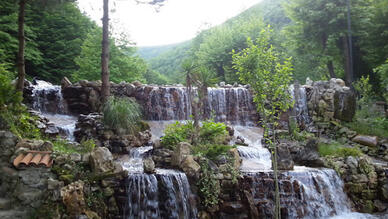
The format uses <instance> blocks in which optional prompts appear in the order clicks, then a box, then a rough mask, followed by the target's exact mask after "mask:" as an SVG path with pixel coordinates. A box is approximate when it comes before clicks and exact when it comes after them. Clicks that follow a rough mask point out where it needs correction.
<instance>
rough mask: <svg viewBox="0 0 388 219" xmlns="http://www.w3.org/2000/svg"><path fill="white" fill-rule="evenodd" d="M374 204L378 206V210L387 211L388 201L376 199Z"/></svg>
mask: <svg viewBox="0 0 388 219" xmlns="http://www.w3.org/2000/svg"><path fill="white" fill-rule="evenodd" d="M373 205H374V206H375V207H376V209H377V211H378V212H383V211H385V209H387V208H388V205H387V203H383V202H382V201H380V200H374V201H373Z"/></svg>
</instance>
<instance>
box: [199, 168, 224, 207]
mask: <svg viewBox="0 0 388 219" xmlns="http://www.w3.org/2000/svg"><path fill="white" fill-rule="evenodd" d="M201 170H202V174H201V177H200V178H199V180H198V182H197V186H198V194H199V196H200V198H201V204H202V205H203V206H205V207H207V208H211V207H213V206H215V205H217V204H218V201H219V198H218V196H219V195H220V193H221V189H220V184H219V183H218V180H217V179H216V177H215V175H214V173H213V171H212V170H211V169H210V168H209V165H208V164H207V162H201Z"/></svg>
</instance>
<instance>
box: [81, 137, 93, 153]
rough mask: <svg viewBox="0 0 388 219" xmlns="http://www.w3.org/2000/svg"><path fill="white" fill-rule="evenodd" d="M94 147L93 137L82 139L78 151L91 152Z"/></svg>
mask: <svg viewBox="0 0 388 219" xmlns="http://www.w3.org/2000/svg"><path fill="white" fill-rule="evenodd" d="M95 147H96V143H95V142H94V140H93V139H87V140H85V139H82V140H81V144H80V152H85V153H87V152H92V151H93V149H94V148H95Z"/></svg>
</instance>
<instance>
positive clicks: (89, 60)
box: [72, 27, 147, 83]
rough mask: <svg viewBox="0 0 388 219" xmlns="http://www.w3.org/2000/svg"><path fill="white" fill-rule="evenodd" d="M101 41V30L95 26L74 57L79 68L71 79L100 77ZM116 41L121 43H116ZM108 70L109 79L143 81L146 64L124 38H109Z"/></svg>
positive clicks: (117, 81)
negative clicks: (78, 53)
mask: <svg viewBox="0 0 388 219" xmlns="http://www.w3.org/2000/svg"><path fill="white" fill-rule="evenodd" d="M101 41H102V30H101V28H99V27H95V28H94V29H92V30H91V31H90V32H89V33H88V34H87V37H86V39H85V41H84V42H83V44H82V46H81V53H80V55H79V56H77V57H75V59H74V60H75V63H76V64H77V65H78V66H79V70H78V71H77V72H74V73H73V74H72V79H73V80H75V81H78V80H99V79H100V77H101ZM118 42H120V43H121V45H116V44H118ZM109 45H110V59H109V71H110V80H111V81H113V82H115V83H119V82H121V81H127V82H132V81H135V80H138V81H142V82H145V80H144V77H143V74H145V72H146V69H147V65H146V64H145V62H144V61H143V60H142V59H141V58H140V57H138V56H135V55H134V54H135V48H133V47H131V46H130V44H129V42H126V41H125V40H121V41H118V40H114V39H110V44H109Z"/></svg>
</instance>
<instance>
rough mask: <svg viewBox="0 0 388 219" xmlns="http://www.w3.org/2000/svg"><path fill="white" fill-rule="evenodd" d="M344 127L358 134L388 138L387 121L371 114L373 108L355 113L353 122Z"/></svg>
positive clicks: (382, 117)
mask: <svg viewBox="0 0 388 219" xmlns="http://www.w3.org/2000/svg"><path fill="white" fill-rule="evenodd" d="M345 126H347V127H349V128H350V129H351V130H353V131H356V132H357V133H359V134H363V135H374V136H379V137H382V138H387V137H388V119H387V118H386V117H384V116H381V115H379V114H376V113H375V112H373V108H370V109H361V110H359V111H357V112H356V116H355V118H354V119H353V122H349V123H345Z"/></svg>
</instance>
